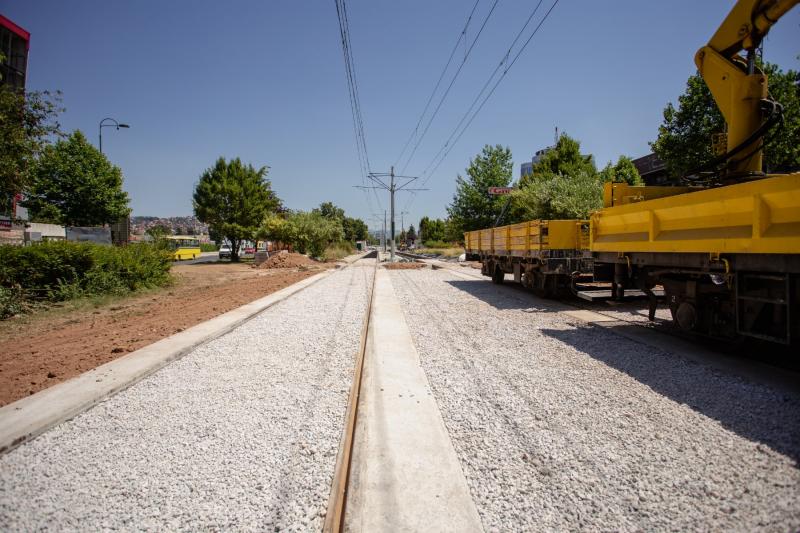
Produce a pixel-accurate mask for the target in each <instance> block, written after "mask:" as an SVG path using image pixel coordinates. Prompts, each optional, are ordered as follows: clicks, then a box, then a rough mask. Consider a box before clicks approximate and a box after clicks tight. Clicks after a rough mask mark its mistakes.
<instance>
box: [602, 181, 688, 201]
mask: <svg viewBox="0 0 800 533" xmlns="http://www.w3.org/2000/svg"><path fill="white" fill-rule="evenodd" d="M697 190H700V188H699V187H655V186H644V185H628V184H627V183H625V182H621V183H611V182H607V183H604V184H603V206H605V207H613V206H615V205H624V204H631V203H634V202H643V201H645V200H653V199H655V198H663V197H665V196H674V195H676V194H684V193H687V192H692V191H697Z"/></svg>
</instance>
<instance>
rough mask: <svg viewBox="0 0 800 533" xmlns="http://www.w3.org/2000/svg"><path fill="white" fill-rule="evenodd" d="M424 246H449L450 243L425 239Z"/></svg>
mask: <svg viewBox="0 0 800 533" xmlns="http://www.w3.org/2000/svg"><path fill="white" fill-rule="evenodd" d="M424 246H425V248H450V244H448V243H446V242H444V241H425V243H424Z"/></svg>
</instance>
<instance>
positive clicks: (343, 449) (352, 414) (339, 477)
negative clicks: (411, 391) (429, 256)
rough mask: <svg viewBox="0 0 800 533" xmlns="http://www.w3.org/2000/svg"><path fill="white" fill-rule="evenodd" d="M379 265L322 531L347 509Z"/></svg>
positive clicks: (334, 526) (334, 529)
mask: <svg viewBox="0 0 800 533" xmlns="http://www.w3.org/2000/svg"><path fill="white" fill-rule="evenodd" d="M379 264H380V254H376V258H375V266H374V268H373V271H372V287H370V292H369V299H368V300H367V312H366V314H365V316H364V323H363V324H362V326H361V341H360V344H359V348H358V353H357V354H356V362H355V368H354V369H353V383H352V385H351V387H350V396H349V398H348V401H347V411H346V413H345V425H344V431H343V432H342V440H341V443H340V445H339V453H338V454H337V456H336V466H335V468H334V474H333V482H332V483H331V494H330V496H329V498H328V509H327V512H326V513H325V522H324V524H323V526H322V531H323V532H325V533H339V532H341V531H343V530H344V517H345V512H346V511H347V494H348V493H347V488H348V485H349V483H350V471H351V469H352V459H353V444H354V442H355V432H356V421H357V418H358V402H359V399H360V397H361V376H362V373H363V370H364V355H365V353H366V351H367V336H368V334H369V324H370V319H371V317H372V303H373V300H374V298H375V280H376V279H377V277H378V276H377V274H378V265H379Z"/></svg>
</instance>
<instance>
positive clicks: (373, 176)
mask: <svg viewBox="0 0 800 533" xmlns="http://www.w3.org/2000/svg"><path fill="white" fill-rule="evenodd" d="M367 177H368V178H369V179H370V180H371V181H372V182H373V183H375V185H371V186H365V185H355V187H356V188H358V189H385V190H387V191H389V196H390V202H389V205H390V215H389V217H390V218H389V237H390V239H391V242H390V248H389V249H390V252H389V260H390V261H391V262H394V252H395V243H394V237H395V227H394V195H395V193H396V192H399V191H427V190H428V189H411V188H409V187H408V186H409V185H410V184H411V183H412V182H413V181H414V180H417V179H419V178H417V177H415V176H397V175H395V173H394V166H392V167H391V169H390V171H389V173H388V174H387V173H378V172H370V173H369V174H368V176H367ZM381 178H384V179H385V178H389V183H386V182H385V181H383V180H382V179H381ZM395 178H399V179H400V180H405V181H403V182H402V183H400V184H398V183H397V182H396V181H395ZM385 217H386V212H385V211H384V218H385ZM384 235H386V223H385V222H384ZM383 251H384V252H386V244H385V241H384V249H383Z"/></svg>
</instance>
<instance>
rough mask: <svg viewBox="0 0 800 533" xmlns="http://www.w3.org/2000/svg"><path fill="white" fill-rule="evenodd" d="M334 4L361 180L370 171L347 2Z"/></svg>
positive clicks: (342, 0)
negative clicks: (351, 43)
mask: <svg viewBox="0 0 800 533" xmlns="http://www.w3.org/2000/svg"><path fill="white" fill-rule="evenodd" d="M334 3H335V4H336V17H337V18H338V20H339V35H340V37H341V41H342V54H343V55H344V68H345V75H346V77H347V90H348V95H349V98H350V111H351V113H352V115H353V129H354V131H355V136H356V152H357V154H358V162H359V166H360V168H361V181H362V183H363V182H364V181H365V180H366V176H367V175H368V174H369V171H370V164H369V154H368V153H367V139H366V134H365V133H364V118H363V116H362V114H361V103H360V100H359V97H358V82H357V79H356V69H355V61H354V60H353V49H352V46H351V45H350V27H349V21H348V18H347V4H346V2H345V0H334Z"/></svg>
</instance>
